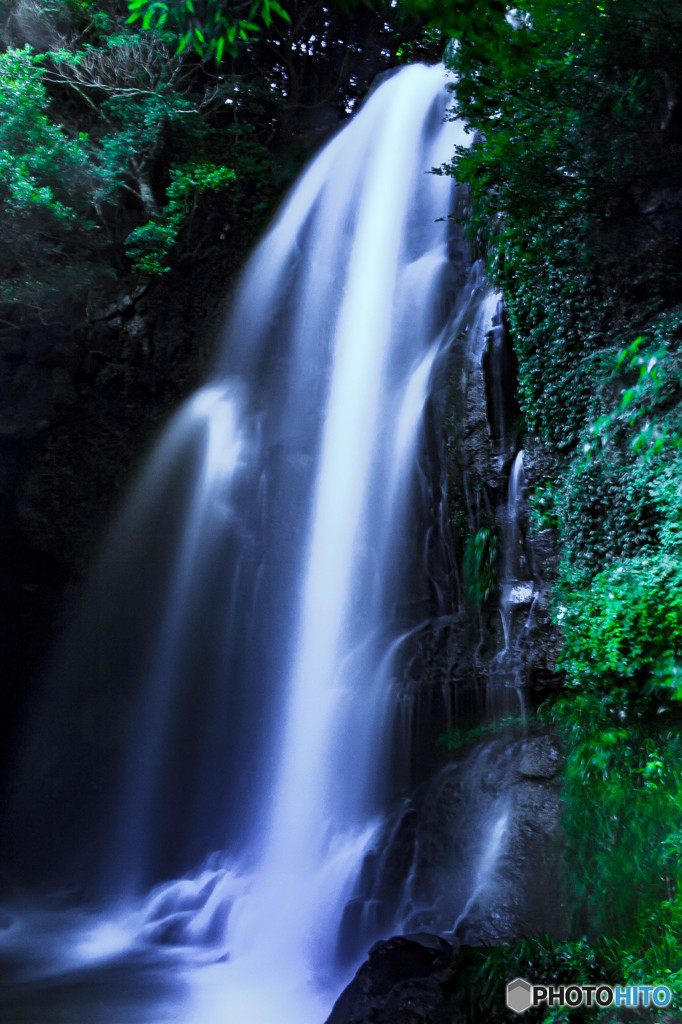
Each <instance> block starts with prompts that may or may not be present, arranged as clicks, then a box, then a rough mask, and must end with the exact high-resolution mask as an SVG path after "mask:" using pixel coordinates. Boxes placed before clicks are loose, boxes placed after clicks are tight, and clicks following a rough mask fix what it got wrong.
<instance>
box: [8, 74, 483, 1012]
mask: <svg viewBox="0 0 682 1024" xmlns="http://www.w3.org/2000/svg"><path fill="white" fill-rule="evenodd" d="M448 104H449V91H448V83H447V78H446V75H445V72H444V70H443V68H442V67H440V66H439V67H425V66H422V65H413V66H409V67H407V68H405V69H403V70H401V71H400V72H399V73H398V74H396V75H394V76H393V77H391V78H390V79H389V80H388V81H386V82H385V83H383V84H382V85H381V86H380V87H379V88H378V89H376V91H375V92H374V93H373V94H372V95H371V96H370V98H369V99H368V101H367V102H366V104H365V106H364V107H363V108H362V110H361V111H360V112H359V114H358V115H357V116H356V117H355V118H354V119H353V121H352V122H351V123H350V124H349V125H348V126H347V127H346V128H344V129H343V131H342V132H341V133H339V134H338V135H337V136H336V137H335V138H333V139H332V141H331V142H329V144H328V145H327V146H326V147H325V148H324V149H323V151H322V152H321V153H320V154H319V156H317V158H316V159H315V160H314V161H313V162H312V163H311V165H310V166H309V167H308V169H307V170H306V171H305V172H304V174H303V175H302V177H301V179H300V180H299V182H298V183H297V184H296V185H295V187H294V189H293V191H292V192H291V194H290V196H289V197H288V199H287V200H286V202H285V204H284V206H283V208H282V210H281V212H280V213H279V215H278V217H277V219H276V220H275V222H274V224H273V226H272V227H271V229H270V231H269V233H268V234H267V236H266V237H265V239H264V240H263V242H262V243H261V244H260V246H259V247H258V248H257V250H256V251H255V253H254V254H253V256H252V258H251V260H250V262H249V264H248V266H247V267H246V270H245V272H244V275H243V279H242V281H241V283H240V285H239V288H238V290H237V292H236V295H235V298H234V302H233V305H232V310H231V313H230V316H229V320H228V324H227V326H226V330H225V336H224V338H223V341H222V344H221V348H220V352H219V353H218V356H217V359H216V363H215V366H214V369H213V371H212V373H211V374H210V376H209V379H208V381H207V382H206V384H205V385H204V386H203V387H202V388H201V389H200V390H199V391H198V392H197V394H195V395H194V396H193V397H191V398H190V399H189V401H188V402H187V403H186V404H185V405H184V406H183V407H182V408H181V409H180V410H179V412H178V413H177V414H176V416H175V418H174V419H173V421H172V422H171V424H170V425H169V426H168V428H167V429H166V432H165V433H164V435H163V436H162V438H161V440H160V441H159V443H158V445H157V447H156V449H155V451H154V452H153V454H152V456H151V459H150V462H149V465H148V466H147V468H146V469H145V470H144V472H143V473H142V476H141V478H140V480H139V481H138V483H137V485H136V488H135V490H134V492H133V495H132V497H131V499H130V501H129V502H128V504H127V506H126V507H125V509H124V510H123V513H122V515H121V517H120V519H119V521H118V524H117V525H116V526H115V528H114V530H113V533H112V536H111V537H110V539H109V542H108V544H107V546H106V548H105V551H104V554H103V555H102V557H101V559H100V562H99V565H98V567H97V568H96V570H95V573H94V577H93V581H92V583H91V585H90V589H89V591H88V593H87V595H86V599H85V601H84V604H83V609H82V610H81V612H80V614H79V616H78V617H77V620H76V622H75V624H74V626H73V628H72V630H71V632H70V633H69V635H68V636H67V638H66V640H65V642H64V644H63V647H62V652H61V654H60V656H59V659H58V664H57V666H56V668H55V670H54V673H53V680H52V684H51V685H52V689H53V692H54V693H55V694H58V695H59V696H58V697H54V698H53V700H52V703H51V704H50V703H49V700H48V708H49V709H50V710H48V712H47V713H46V718H49V719H50V727H49V728H50V729H51V728H52V727H53V726H54V728H55V729H56V730H57V732H58V733H59V735H60V736H61V737H62V739H61V740H60V741H59V744H57V743H55V742H54V741H52V740H51V741H50V743H49V744H48V745H47V747H46V748H45V749H46V750H47V753H45V754H43V755H42V756H43V764H44V763H45V762H46V760H47V759H48V758H53V759H54V760H55V763H56V761H57V760H59V759H60V758H61V761H60V762H59V763H60V764H61V763H62V762H64V765H65V766H64V767H62V768H60V770H59V772H54V773H53V776H52V777H53V778H54V779H55V780H56V781H55V782H54V785H53V792H52V793H51V795H50V801H46V800H45V799H43V800H42V805H43V806H46V805H47V803H48V802H49V803H50V806H51V807H52V808H53V810H52V813H53V814H54V817H55V819H59V818H60V817H62V815H63V813H64V808H65V807H66V806H67V804H68V808H69V811H68V814H69V817H68V819H67V820H68V821H69V822H71V823H73V826H74V828H78V830H79V832H78V834H79V836H81V835H83V836H85V835H89V836H90V839H89V840H87V841H86V840H85V839H83V841H82V844H81V841H80V839H79V843H78V847H79V853H80V854H82V857H83V859H84V860H87V858H88V857H89V858H90V861H97V862H99V864H100V867H99V869H98V871H97V872H96V876H97V879H98V881H97V883H96V885H94V886H91V888H94V889H95V891H96V896H97V899H98V900H99V905H100V906H103V907H104V910H102V911H101V915H102V916H101V918H98V921H99V923H98V926H97V928H95V929H94V930H93V931H92V932H91V933H88V935H87V936H86V937H85V938H83V937H81V941H80V944H79V946H78V949H79V951H80V955H82V956H83V957H85V958H87V957H88V956H94V955H95V953H97V955H104V954H105V953H106V951H107V950H111V949H113V948H116V946H117V943H119V941H120V942H138V943H139V942H150V943H157V944H159V945H160V946H163V947H165V948H171V947H172V948H175V949H179V950H184V951H185V954H184V955H186V957H187V958H188V960H192V958H193V957H195V956H196V957H198V958H199V959H200V960H201V959H202V958H203V960H205V961H206V960H208V961H211V962H212V963H213V966H212V967H211V968H210V970H209V969H207V970H206V973H205V975H204V981H205V984H204V987H203V988H201V987H200V989H198V990H197V991H198V995H197V996H196V999H197V1002H196V1004H195V1006H194V1010H193V1017H192V1019H193V1020H196V1021H199V1020H200V1021H201V1022H202V1024H210V1021H211V1020H213V1019H216V1020H226V1019H227V1017H225V1015H224V1014H225V1010H226V1008H227V1007H229V1010H230V1017H229V1019H234V1020H243V1021H248V1022H249V1024H288V1022H291V1024H294V1022H296V1024H306V1022H307V1021H311V1022H312V1021H319V1020H321V1019H323V1018H322V1014H323V1013H324V1012H325V1010H326V1009H328V1007H329V1005H330V998H331V997H330V995H329V993H330V992H332V993H333V989H334V986H335V985H337V986H338V979H339V978H340V977H342V976H343V975H342V974H339V973H338V971H337V967H336V966H335V964H336V961H335V957H336V950H337V943H338V931H339V926H340V922H341V920H342V918H343V915H344V908H345V907H346V906H347V904H348V901H349V899H350V898H351V896H352V893H353V891H354V886H355V884H356V881H357V878H358V874H359V872H360V869H361V866H362V864H363V859H364V857H365V855H366V853H367V851H368V848H369V845H370V843H371V841H372V838H373V837H374V836H375V835H376V833H377V830H378V828H379V826H380V824H381V822H382V815H383V813H384V810H385V808H386V806H387V801H388V799H389V797H390V796H391V794H392V774H391V757H392V745H393V737H394V735H395V733H396V719H397V715H398V707H397V698H396V689H395V687H394V686H393V681H394V678H395V677H396V676H397V675H398V674H399V673H400V656H401V637H404V636H407V635H409V634H410V633H411V632H413V631H414V630H415V629H416V628H417V627H418V626H419V624H420V623H421V622H423V621H424V620H426V619H429V618H430V617H436V616H438V615H440V614H443V612H444V611H447V608H446V607H444V606H445V605H447V596H446V595H445V594H444V593H443V588H442V587H441V586H437V585H436V584H435V583H434V581H433V579H432V577H431V575H430V571H429V563H430V561H431V560H432V550H431V549H432V547H433V544H434V543H435V541H434V540H433V537H434V535H435V533H437V529H438V517H439V515H440V503H441V502H442V500H443V493H442V481H441V480H437V481H434V480H433V479H432V476H433V474H431V475H429V473H428V472H427V471H425V470H424V463H425V461H426V459H427V454H426V453H427V449H428V447H429V445H433V444H434V443H437V442H434V441H433V437H434V436H436V437H437V434H438V430H439V429H440V428H439V426H438V422H437V412H436V410H435V409H434V407H433V403H432V402H431V400H430V397H429V396H430V393H431V390H432V388H433V383H434V378H435V377H436V376H437V373H438V369H439V367H441V366H442V361H443V360H442V357H443V353H444V352H445V350H446V348H447V345H448V344H449V342H450V341H451V340H452V338H453V337H455V336H456V335H457V334H458V333H462V332H466V330H467V329H468V327H469V323H470V322H474V321H476V319H477V316H478V313H477V311H478V310H479V308H481V307H480V302H481V299H482V298H483V297H484V296H485V289H484V286H483V284H482V282H481V280H480V274H479V275H477V273H476V272H473V273H472V274H470V275H468V271H467V263H466V255H465V249H464V246H463V244H462V243H461V241H460V240H459V238H458V229H457V227H456V226H454V227H453V224H452V222H451V221H449V220H448V214H449V213H450V212H451V210H452V209H453V202H454V197H453V185H452V181H451V179H450V178H449V177H444V176H438V175H433V174H430V173H428V172H429V171H430V170H431V168H433V167H438V166H439V165H441V164H442V163H443V162H444V161H446V160H448V159H449V158H451V156H452V152H453V149H454V146H455V145H457V144H460V145H464V144H466V142H467V137H466V136H465V134H464V131H463V128H462V126H461V125H460V124H458V123H456V122H453V121H448V120H446V119H445V114H446V111H447V108H448ZM489 304H490V303H489V302H488V305H489ZM472 310H473V312H472ZM425 537H426V538H427V542H426V543H425V540H424V538H425ZM66 693H68V695H69V696H68V697H65V696H64V694H66ZM57 707H59V709H60V710H59V713H58V714H57V712H56V709H57ZM90 707H94V708H96V709H99V712H100V716H101V715H105V716H107V715H109V717H110V718H116V721H117V722H118V720H119V719H120V724H119V726H118V728H117V729H116V727H115V726H112V729H113V731H114V741H112V742H111V743H110V744H109V745H108V746H106V745H105V744H103V743H100V742H99V736H100V734H99V733H97V730H96V729H95V728H94V726H90V727H89V733H88V736H89V738H90V740H92V736H93V732H94V733H95V744H94V745H95V747H96V750H95V751H94V753H93V750H92V749H90V748H88V746H87V743H88V736H86V737H85V738H84V737H83V735H82V733H83V729H80V731H78V730H76V729H75V728H74V727H73V725H72V722H73V721H78V722H82V716H81V717H80V718H79V714H80V711H78V710H77V709H84V708H90ZM52 712H55V714H54V715H53V714H52ZM114 712H115V714H114ZM83 714H85V711H83ZM93 714H94V712H93ZM91 718H92V715H91ZM91 718H89V719H88V721H89V722H90V721H91ZM66 720H68V721H66ZM65 721H66V724H65ZM55 723H56V724H55ZM47 731H49V730H47V729H46V727H45V726H44V727H43V731H42V733H41V732H40V730H38V733H37V735H38V736H39V738H38V739H37V740H35V741H34V745H33V747H31V748H30V749H31V750H33V751H34V752H35V751H36V750H37V749H38V747H39V746H40V744H41V743H43V741H44V737H45V736H46V735H47ZM76 732H78V735H76ZM50 735H51V734H50ZM64 737H66V738H64ZM98 743H99V746H98ZM57 746H59V750H57V749H56V748H57ZM65 747H66V748H68V754H67V756H66V757H65V756H64V748H65ZM91 747H92V743H91ZM110 748H111V749H110ZM41 749H42V748H41ZM100 754H101V757H100V756H99V755H100ZM119 762H120V763H121V764H122V767H121V768H118V769H117V768H116V767H115V766H116V765H117V764H119ZM84 766H85V768H84ZM109 778H114V779H115V780H116V782H115V783H110V782H109V781H108V780H109ZM93 779H94V780H95V781H94V783H93V781H92V780H93ZM41 784H42V783H41V781H40V780H36V778H35V777H34V775H33V774H32V773H31V770H30V768H29V769H27V770H26V771H25V772H24V776H23V781H22V786H23V788H22V790H21V792H22V794H24V795H26V794H28V793H30V792H34V793H35V791H36V790H39V788H40V785H41ZM93 786H94V788H96V789H97V796H96V797H95V796H93V793H92V792H91V789H92V788H93ZM26 799H27V805H28V803H29V801H28V797H27V798H26ZM38 799H41V798H40V797H38ZM34 800H35V796H34ZM74 808H77V809H74ZM46 815H49V811H48V812H46ZM70 845H71V840H70V838H69V839H68V840H66V841H64V842H62V846H67V847H68V846H70ZM66 852H67V853H68V852H70V851H66ZM491 856H492V855H491ZM64 859H68V858H66V856H64ZM88 863H89V862H88ZM88 870H90V869H89V868H88ZM168 879H174V880H172V881H168ZM150 889H151V890H152V891H151V894H150V895H148V894H149V892H150ZM114 918H115V921H114V920H113V919H114ZM116 928H119V931H118V932H117V931H116ZM112 929H113V931H112ZM121 936H122V938H121ZM190 951H193V952H190ZM347 969H348V968H347V967H346V968H345V970H346V971H347ZM339 970H340V969H339ZM326 985H328V986H329V988H328V989H326V988H325V986H326Z"/></svg>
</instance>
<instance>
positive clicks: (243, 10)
mask: <svg viewBox="0 0 682 1024" xmlns="http://www.w3.org/2000/svg"><path fill="white" fill-rule="evenodd" d="M128 8H129V10H130V17H129V18H128V23H132V22H137V21H140V20H141V24H142V28H143V29H161V28H164V27H173V28H174V29H178V30H179V31H180V33H181V39H180V43H179V48H178V52H179V53H182V52H183V51H184V50H185V49H186V48H187V47H188V46H190V47H193V48H194V50H196V52H197V53H198V54H200V55H201V56H202V57H204V56H214V57H215V59H216V61H217V62H218V63H220V62H221V60H222V59H223V56H224V55H228V56H230V57H236V56H237V54H238V53H239V50H240V48H242V47H244V46H245V45H247V44H248V43H249V42H251V41H252V40H253V39H254V37H256V36H258V35H259V34H260V33H261V32H262V29H263V27H265V28H269V27H270V25H271V24H272V21H273V18H281V19H282V20H283V21H286V22H290V21H291V17H290V16H289V14H288V12H287V11H286V10H285V9H284V8H283V7H282V6H281V5H280V4H279V3H277V0H242V2H240V0H230V2H229V3H225V2H217V0H174V2H173V0H171V2H170V3H166V2H165V0H128Z"/></svg>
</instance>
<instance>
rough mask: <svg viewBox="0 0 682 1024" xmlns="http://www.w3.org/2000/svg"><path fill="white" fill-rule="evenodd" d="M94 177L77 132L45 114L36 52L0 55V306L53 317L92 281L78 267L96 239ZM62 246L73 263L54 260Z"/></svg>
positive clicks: (47, 103)
mask: <svg viewBox="0 0 682 1024" xmlns="http://www.w3.org/2000/svg"><path fill="white" fill-rule="evenodd" d="M100 184H101V176H100V173H99V169H98V168H97V166H96V165H95V164H94V163H93V161H92V159H91V156H90V153H89V151H88V147H87V140H86V139H85V138H84V137H83V136H75V137H74V136H71V135H69V133H68V132H67V131H66V130H65V129H64V128H63V126H62V125H59V124H55V122H54V121H53V120H52V118H51V116H50V100H49V96H48V94H47V91H46V88H45V85H44V83H43V68H42V67H41V64H40V61H39V58H38V57H37V56H36V55H35V54H34V53H33V51H32V50H31V49H30V48H29V47H27V48H25V49H23V50H12V49H9V50H7V51H5V53H2V54H0V231H1V233H2V241H3V244H2V251H1V252H0V309H2V310H3V315H4V317H5V318H7V317H11V316H13V315H15V314H16V313H17V310H22V311H25V308H26V307H30V308H31V309H32V310H33V311H34V313H35V315H37V317H38V318H39V319H40V320H42V321H44V322H51V321H54V320H55V319H58V318H59V315H60V307H61V305H62V302H63V291H64V289H65V288H68V289H69V291H70V292H71V294H72V300H73V299H76V300H77V298H78V296H79V295H80V294H82V292H83V290H84V289H85V288H87V285H88V284H89V283H92V280H93V277H94V276H95V274H94V273H93V271H92V269H90V268H89V267H86V266H85V262H86V261H87V260H88V259H89V258H90V257H91V256H92V251H93V249H94V248H95V247H96V246H97V244H98V238H97V228H96V225H95V224H94V222H93V220H92V214H93V212H94V211H93V200H94V196H95V194H96V193H97V190H98V189H99V187H100ZM66 250H68V251H69V253H70V256H71V259H72V260H73V262H75V263H76V265H75V266H69V265H68V264H67V263H65V262H63V261H62V257H63V254H64V252H65V251H66Z"/></svg>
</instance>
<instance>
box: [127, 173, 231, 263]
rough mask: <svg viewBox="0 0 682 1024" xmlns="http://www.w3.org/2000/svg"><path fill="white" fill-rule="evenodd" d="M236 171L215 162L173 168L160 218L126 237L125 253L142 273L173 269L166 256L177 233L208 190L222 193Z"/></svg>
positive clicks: (154, 219) (175, 239)
mask: <svg viewBox="0 0 682 1024" xmlns="http://www.w3.org/2000/svg"><path fill="white" fill-rule="evenodd" d="M235 177H236V176H235V173H234V171H232V170H230V169H229V168H228V167H218V166H217V165H216V164H189V165H186V166H183V167H177V168H173V169H172V170H171V172H170V178H171V181H170V185H169V186H168V188H167V190H166V198H167V203H166V205H165V207H164V208H163V210H162V211H161V214H160V216H159V217H156V218H153V219H152V220H150V221H148V222H147V224H143V225H142V226H140V227H137V228H135V229H134V231H132V232H131V233H130V235H129V236H128V238H127V239H126V252H127V253H128V255H129V256H130V258H131V259H132V261H133V267H134V269H135V270H136V271H138V272H140V273H150V274H163V273H165V272H166V271H168V270H170V266H169V265H168V264H167V262H166V261H167V257H168V255H169V253H170V250H171V249H172V247H173V246H174V245H175V243H176V241H177V239H178V235H179V234H180V231H181V230H182V228H183V226H184V225H185V224H186V222H187V221H188V220H189V219H190V218H191V216H192V215H193V213H194V211H195V210H196V208H197V204H198V202H199V199H200V197H201V196H202V195H204V194H205V193H206V192H221V191H223V190H225V189H227V188H229V187H230V186H231V185H232V184H233V182H234V180H235Z"/></svg>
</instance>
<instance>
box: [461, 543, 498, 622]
mask: <svg viewBox="0 0 682 1024" xmlns="http://www.w3.org/2000/svg"><path fill="white" fill-rule="evenodd" d="M499 547H500V545H499V539H498V537H497V535H496V534H494V533H493V532H492V531H491V530H489V529H488V527H486V526H482V527H480V528H479V529H478V530H476V531H475V532H472V533H469V534H468V536H467V538H466V541H465V544H464V558H463V560H462V577H463V582H464V593H465V597H466V600H467V603H468V604H469V605H471V606H473V607H479V606H480V605H483V604H485V603H486V602H487V601H488V600H489V599H490V598H491V597H492V595H493V594H494V593H495V591H496V589H497V562H498V558H499Z"/></svg>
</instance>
